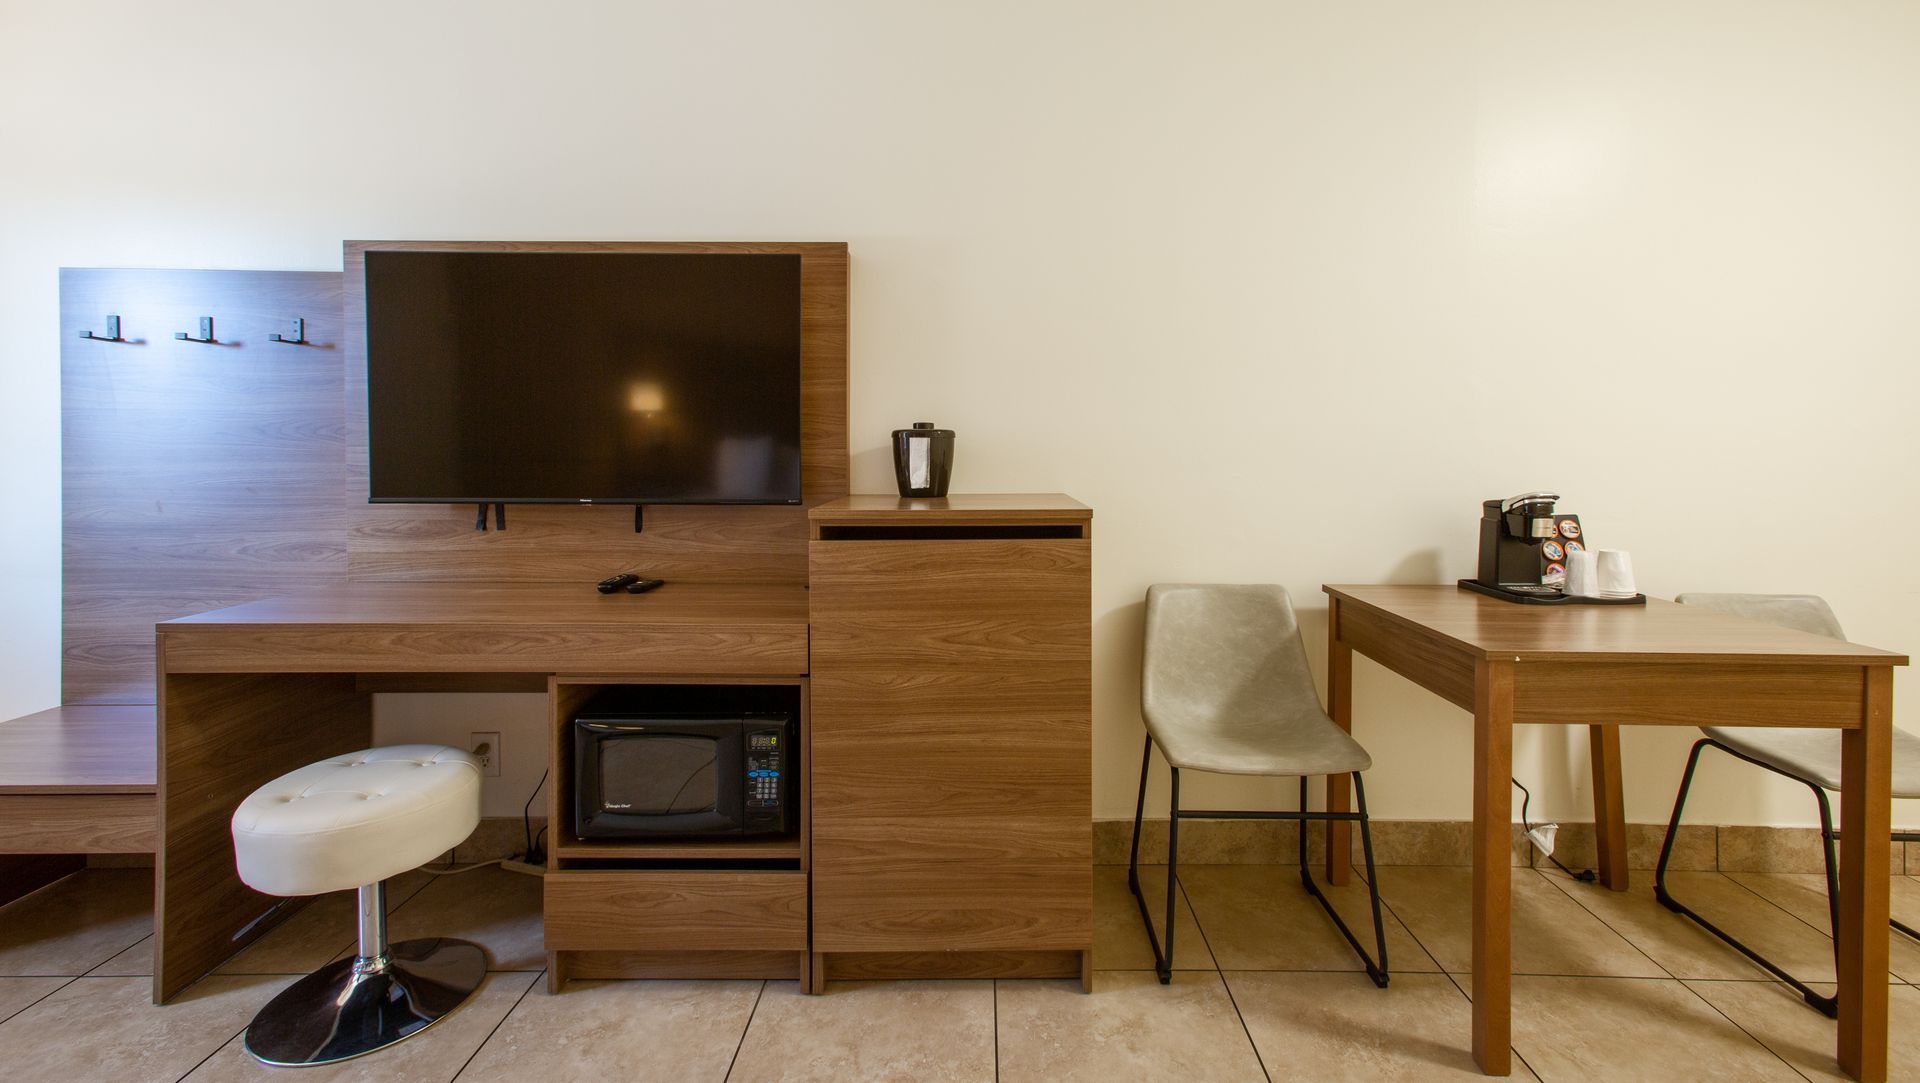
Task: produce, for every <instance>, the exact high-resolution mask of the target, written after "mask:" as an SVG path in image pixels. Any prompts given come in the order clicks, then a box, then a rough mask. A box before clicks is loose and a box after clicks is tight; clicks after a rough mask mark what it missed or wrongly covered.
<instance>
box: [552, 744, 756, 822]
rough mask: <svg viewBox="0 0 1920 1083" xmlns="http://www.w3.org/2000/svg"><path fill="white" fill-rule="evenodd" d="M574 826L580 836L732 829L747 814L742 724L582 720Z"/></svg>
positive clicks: (576, 756) (576, 778)
mask: <svg viewBox="0 0 1920 1083" xmlns="http://www.w3.org/2000/svg"><path fill="white" fill-rule="evenodd" d="M576 727H577V728H576V733H575V760H576V765H575V780H576V785H575V791H576V809H575V821H576V830H577V832H578V833H579V835H580V836H581V837H582V838H649V837H655V838H657V837H680V838H693V837H701V836H715V835H732V834H738V833H740V831H741V830H742V828H743V826H744V823H743V813H744V812H745V793H744V782H743V779H742V778H741V772H740V770H739V768H738V765H739V764H740V762H741V759H742V749H741V738H740V728H739V724H738V723H737V722H736V723H731V724H725V725H715V724H711V723H698V722H688V723H677V724H676V723H647V724H637V723H617V722H613V723H603V722H587V721H580V722H578V723H577V724H576Z"/></svg>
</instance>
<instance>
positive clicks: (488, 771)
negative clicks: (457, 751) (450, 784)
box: [467, 733, 500, 778]
mask: <svg viewBox="0 0 1920 1083" xmlns="http://www.w3.org/2000/svg"><path fill="white" fill-rule="evenodd" d="M467 750H468V751H470V752H472V753H473V754H474V755H475V756H478V757H480V773H481V774H483V775H485V776H487V777H488V778H499V777H500V735H499V734H497V733H472V734H468V735H467Z"/></svg>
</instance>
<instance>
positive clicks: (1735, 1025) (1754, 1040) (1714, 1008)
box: [1674, 978, 1814, 1083]
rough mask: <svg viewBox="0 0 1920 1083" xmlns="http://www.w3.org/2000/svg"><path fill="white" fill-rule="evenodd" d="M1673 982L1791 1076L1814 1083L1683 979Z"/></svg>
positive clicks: (1756, 1035)
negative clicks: (1765, 1052)
mask: <svg viewBox="0 0 1920 1083" xmlns="http://www.w3.org/2000/svg"><path fill="white" fill-rule="evenodd" d="M1674 980H1675V981H1677V982H1679V983H1680V988H1682V989H1685V990H1686V991H1687V992H1689V993H1692V994H1693V996H1694V999H1696V1000H1698V1001H1700V1003H1702V1004H1705V1005H1706V1006H1707V1007H1708V1009H1710V1010H1711V1011H1712V1012H1713V1013H1714V1014H1715V1015H1717V1016H1719V1017H1720V1018H1722V1019H1725V1020H1726V1021H1727V1023H1728V1024H1729V1025H1730V1026H1732V1027H1733V1029H1735V1030H1737V1031H1739V1032H1740V1033H1742V1034H1744V1035H1746V1036H1747V1040H1748V1041H1750V1042H1752V1043H1753V1044H1755V1045H1757V1046H1759V1047H1760V1048H1762V1049H1764V1050H1766V1051H1767V1052H1769V1053H1772V1054H1773V1059H1775V1060H1777V1061H1779V1062H1780V1063H1782V1064H1784V1065H1786V1066H1787V1070H1788V1071H1789V1072H1792V1073H1793V1074H1795V1075H1797V1076H1799V1077H1800V1078H1802V1079H1805V1080H1807V1081H1808V1083H1814V1080H1813V1077H1812V1076H1809V1075H1808V1074H1807V1073H1805V1072H1803V1071H1801V1070H1800V1069H1799V1068H1798V1067H1796V1066H1795V1065H1794V1063H1793V1062H1792V1061H1790V1060H1788V1059H1787V1058H1785V1057H1783V1056H1781V1055H1780V1054H1779V1053H1778V1052H1776V1051H1775V1050H1774V1048H1773V1047H1772V1046H1770V1045H1768V1044H1767V1043H1766V1042H1764V1041H1761V1040H1760V1036H1759V1035H1758V1034H1755V1033H1754V1032H1752V1031H1750V1030H1748V1029H1747V1028H1746V1027H1743V1026H1741V1025H1740V1022H1739V1020H1737V1019H1735V1018H1734V1017H1733V1016H1731V1015H1728V1014H1727V1013H1726V1012H1723V1011H1721V1010H1720V1006H1719V1005H1718V1004H1715V1003H1714V1002H1713V1001H1711V1000H1708V999H1707V998H1706V997H1703V996H1701V995H1700V993H1699V991H1698V990H1696V989H1694V987H1693V986H1691V985H1688V984H1687V982H1686V979H1685V978H1675V979H1674ZM1781 987H1782V988H1786V987H1787V986H1786V985H1785V984H1784V983H1781Z"/></svg>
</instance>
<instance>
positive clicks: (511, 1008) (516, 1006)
mask: <svg viewBox="0 0 1920 1083" xmlns="http://www.w3.org/2000/svg"><path fill="white" fill-rule="evenodd" d="M521 973H525V971H521ZM546 973H547V972H546V971H545V970H542V971H540V972H539V973H537V974H535V975H534V976H533V980H532V981H530V982H528V983H527V987H526V988H525V989H522V990H520V995H519V996H517V997H515V998H513V1003H512V1004H510V1005H508V1006H507V1010H506V1011H504V1012H502V1013H501V1014H500V1021H499V1022H497V1023H495V1024H494V1025H493V1029H491V1030H489V1031H487V1036H486V1037H484V1038H482V1039H480V1041H479V1042H478V1043H476V1044H475V1045H474V1047H473V1052H471V1053H468V1054H467V1059H466V1060H463V1061H461V1062H460V1068H459V1070H458V1071H455V1072H454V1073H453V1075H452V1076H450V1077H449V1078H448V1081H447V1083H453V1080H455V1079H458V1078H460V1077H461V1076H462V1075H464V1074H465V1073H466V1070H467V1069H468V1068H470V1067H472V1066H473V1059H474V1058H475V1057H478V1056H479V1055H480V1051H481V1050H482V1049H485V1048H486V1047H487V1043H488V1042H490V1041H493V1036H494V1035H495V1034H498V1033H500V1028H501V1027H503V1026H506V1025H507V1019H508V1018H509V1017H511V1016H512V1015H513V1013H514V1012H516V1011H519V1010H520V1005H521V1003H523V1002H524V1001H525V1000H526V999H527V997H528V996H530V995H531V994H532V993H533V989H534V986H537V985H539V984H540V979H541V978H542V977H543V976H545V975H546ZM492 979H493V975H492V974H488V975H487V976H486V978H484V979H483V981H491V980H492ZM475 992H476V993H477V992H479V990H477V989H476V990H475Z"/></svg>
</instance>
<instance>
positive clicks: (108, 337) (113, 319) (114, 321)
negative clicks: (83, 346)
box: [80, 316, 126, 342]
mask: <svg viewBox="0 0 1920 1083" xmlns="http://www.w3.org/2000/svg"><path fill="white" fill-rule="evenodd" d="M80 337H81V338H90V339H92V340H94V341H95V342H125V341H126V339H124V338H121V337H120V317H118V316H108V317H107V333H106V334H104V335H96V334H94V333H93V332H92V331H82V332H80Z"/></svg>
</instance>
